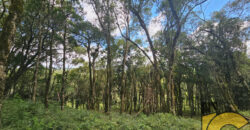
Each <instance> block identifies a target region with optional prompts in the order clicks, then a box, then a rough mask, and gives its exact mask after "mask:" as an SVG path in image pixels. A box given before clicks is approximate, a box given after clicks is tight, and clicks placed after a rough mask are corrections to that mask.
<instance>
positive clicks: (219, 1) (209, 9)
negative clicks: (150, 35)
mask: <svg viewBox="0 0 250 130" xmlns="http://www.w3.org/2000/svg"><path fill="white" fill-rule="evenodd" d="M229 1H230V0H207V1H206V2H205V3H203V4H202V9H203V11H205V15H206V18H210V17H211V15H212V13H213V12H214V11H219V10H220V9H222V7H223V6H225V5H226V4H227V3H228V2H229ZM152 12H153V14H152V16H153V17H154V16H156V15H157V14H156V13H155V12H156V7H155V6H154V7H153V10H152Z"/></svg>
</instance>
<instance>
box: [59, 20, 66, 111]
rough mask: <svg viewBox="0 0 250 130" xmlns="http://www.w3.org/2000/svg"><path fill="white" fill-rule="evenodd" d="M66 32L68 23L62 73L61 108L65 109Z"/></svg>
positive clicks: (64, 39) (64, 40)
mask: <svg viewBox="0 0 250 130" xmlns="http://www.w3.org/2000/svg"><path fill="white" fill-rule="evenodd" d="M66 34H67V25H66V24H65V27H64V35H63V73H62V89H61V94H60V96H61V110H63V109H64V104H65V98H64V94H65V83H66V78H65V77H66V72H65V62H66V40H67V39H66Z"/></svg>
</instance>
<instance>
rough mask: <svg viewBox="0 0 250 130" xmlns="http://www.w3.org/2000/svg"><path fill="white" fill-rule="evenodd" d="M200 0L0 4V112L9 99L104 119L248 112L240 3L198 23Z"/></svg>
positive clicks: (245, 32)
mask: <svg viewBox="0 0 250 130" xmlns="http://www.w3.org/2000/svg"><path fill="white" fill-rule="evenodd" d="M208 1H209V0H1V2H0V113H1V107H2V102H3V100H7V99H8V98H13V97H16V96H19V97H21V98H23V99H27V100H32V101H33V102H34V103H35V102H38V101H41V102H43V103H44V106H45V108H46V109H48V108H49V107H50V102H58V103H59V104H60V106H61V110H64V107H65V106H69V107H72V108H75V109H88V110H96V111H103V112H105V113H110V112H111V111H119V112H120V113H130V114H131V113H135V114H139V113H145V114H147V115H149V114H153V113H172V114H173V115H178V116H184V115H189V116H191V117H192V116H195V115H206V114H209V113H212V112H216V113H222V112H225V111H227V112H228V111H233V112H237V111H243V110H250V57H249V55H247V43H248V44H249V40H248V39H249V31H250V30H249V27H250V26H249V25H250V24H249V23H250V22H249V20H250V19H249V11H250V10H249V5H250V2H249V0H234V1H230V2H228V3H227V4H226V5H225V6H224V7H223V8H222V9H221V10H220V11H217V12H213V14H211V18H209V19H206V18H205V17H204V10H202V8H201V6H203V5H204V4H205V3H206V2H208ZM87 7H88V8H87ZM89 8H91V9H93V10H91V11H92V15H93V17H95V18H96V19H95V22H91V21H89V20H88V19H87V18H86V16H87V15H86V13H89V12H90V10H86V9H89ZM155 14H157V15H158V16H159V17H160V19H158V20H157V21H158V22H160V24H161V28H160V29H159V30H157V32H156V33H155V34H152V33H151V32H152V29H153V28H154V27H153V28H152V27H151V26H150V24H151V22H152V21H151V19H152V18H153V17H155ZM0 119H1V117H0ZM0 122H1V121H0Z"/></svg>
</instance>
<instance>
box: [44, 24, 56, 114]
mask: <svg viewBox="0 0 250 130" xmlns="http://www.w3.org/2000/svg"><path fill="white" fill-rule="evenodd" d="M53 42H54V28H52V37H51V41H50V46H49V55H50V63H49V74H48V79H47V81H46V87H45V93H44V105H45V108H46V109H48V107H49V104H48V98H49V88H50V82H51V78H52V67H53V66H52V65H53V50H52V47H53Z"/></svg>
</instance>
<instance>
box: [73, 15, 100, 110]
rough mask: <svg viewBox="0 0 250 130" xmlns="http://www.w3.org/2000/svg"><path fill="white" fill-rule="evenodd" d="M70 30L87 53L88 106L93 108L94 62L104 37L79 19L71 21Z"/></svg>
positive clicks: (93, 27)
mask: <svg viewBox="0 0 250 130" xmlns="http://www.w3.org/2000/svg"><path fill="white" fill-rule="evenodd" d="M72 26H73V28H72V30H71V31H72V32H73V35H74V37H75V39H76V40H77V42H78V43H79V45H80V46H84V47H85V48H86V50H87V55H88V67H89V83H90V86H89V97H88V108H89V109H95V96H96V93H95V87H96V69H95V63H96V60H97V58H98V55H99V52H100V49H101V46H102V45H103V43H104V37H103V34H102V33H101V31H100V30H99V29H98V28H97V27H95V26H94V25H92V24H91V23H89V22H85V21H83V19H81V18H80V19H79V21H76V19H75V22H74V23H72Z"/></svg>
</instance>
